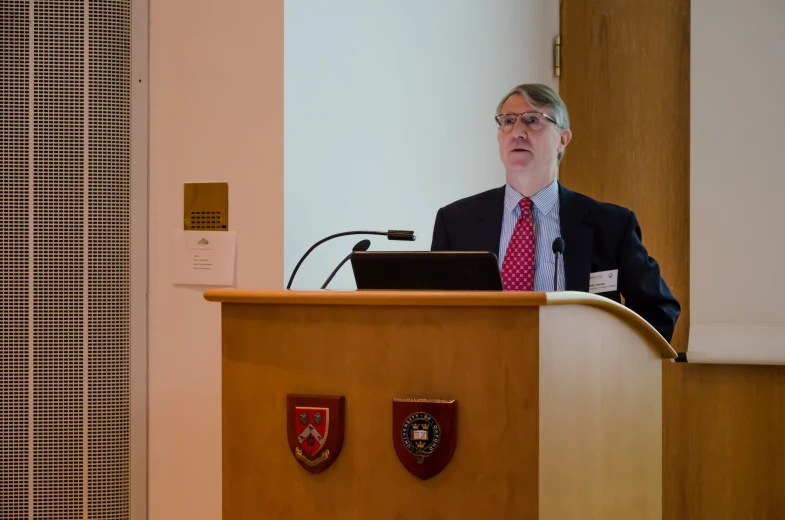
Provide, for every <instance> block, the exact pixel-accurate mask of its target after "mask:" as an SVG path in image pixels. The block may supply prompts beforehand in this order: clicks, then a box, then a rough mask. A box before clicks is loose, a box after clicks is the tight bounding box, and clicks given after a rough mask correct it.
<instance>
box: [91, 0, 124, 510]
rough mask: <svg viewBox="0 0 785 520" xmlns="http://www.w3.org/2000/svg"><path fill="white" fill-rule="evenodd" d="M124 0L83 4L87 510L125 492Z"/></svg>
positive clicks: (119, 504) (105, 506) (118, 500)
mask: <svg viewBox="0 0 785 520" xmlns="http://www.w3.org/2000/svg"><path fill="white" fill-rule="evenodd" d="M130 15H131V6H130V0H126V1H123V0H117V1H111V0H99V1H95V2H92V3H91V4H90V29H89V38H90V42H89V44H90V52H89V57H90V63H89V71H90V105H89V106H90V113H89V117H90V125H89V151H88V153H89V164H90V168H89V171H90V175H89V226H90V227H89V269H88V274H89V298H88V302H89V322H88V327H89V341H88V349H89V350H88V351H89V372H88V382H89V396H90V403H89V428H88V432H89V433H88V460H89V464H88V472H89V473H88V474H89V478H88V490H89V493H88V496H89V500H88V515H89V516H88V517H89V518H91V519H93V518H94V519H103V520H110V519H111V520H114V519H125V518H128V509H129V500H130V488H129V482H130V465H129V462H130V452H129V446H130V437H129V431H130V424H129V417H130V406H129V405H130V351H129V345H130V341H131V338H130V304H131V302H130V289H131V287H130V282H131V280H130V265H129V255H130V239H131V236H130V231H131V230H130V206H129V201H130V189H131V185H130V182H131V176H130V168H131V164H130V153H131V148H130V144H131V143H130V132H131V128H130V117H131V114H130V97H131V93H130V82H131V77H130V74H131V70H130V55H131V38H130V35H131V19H130Z"/></svg>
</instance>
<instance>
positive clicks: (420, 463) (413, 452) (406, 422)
mask: <svg viewBox="0 0 785 520" xmlns="http://www.w3.org/2000/svg"><path fill="white" fill-rule="evenodd" d="M457 433H458V428H457V403H456V402H455V400H452V401H443V400H427V399H393V445H394V446H395V453H396V454H397V455H398V459H399V460H400V461H401V463H402V464H403V466H404V467H405V468H406V469H407V470H409V472H410V473H411V474H412V475H414V476H415V477H417V478H420V479H423V480H425V479H429V478H431V477H433V476H434V475H437V474H438V473H439V472H441V471H442V470H443V469H444V468H445V467H447V464H448V463H449V462H450V459H452V455H453V453H455V445H456V444H457V441H458V439H457Z"/></svg>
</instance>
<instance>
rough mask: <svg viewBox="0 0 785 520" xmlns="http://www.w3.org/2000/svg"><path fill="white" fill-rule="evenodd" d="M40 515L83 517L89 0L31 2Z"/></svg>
mask: <svg viewBox="0 0 785 520" xmlns="http://www.w3.org/2000/svg"><path fill="white" fill-rule="evenodd" d="M34 8H35V11H34V18H33V24H34V33H33V42H34V48H33V63H34V71H33V81H34V87H33V93H34V94H33V95H34V105H33V113H34V140H35V145H34V158H33V163H34V172H33V184H34V191H33V197H34V200H33V207H34V214H33V221H34V240H33V242H34V258H33V272H34V301H33V305H34V310H33V316H34V333H33V340H34V347H33V349H34V362H35V365H34V377H35V386H34V388H35V390H34V394H35V395H34V403H33V416H34V434H33V463H34V468H35V474H34V485H33V495H34V496H33V499H34V501H33V504H34V513H35V515H34V518H36V519H45V518H46V519H48V518H58V519H63V520H64V519H70V518H82V517H83V511H82V510H83V504H82V496H83V494H84V491H83V488H84V483H83V471H84V461H83V456H84V455H83V453H84V441H83V437H84V430H83V420H84V418H83V414H84V413H85V410H84V406H83V396H82V393H83V385H84V361H83V357H84V336H83V335H84V333H83V330H84V311H85V308H84V294H83V291H84V284H83V276H84V263H83V255H84V253H83V251H84V203H85V201H84V152H83V149H84V123H83V120H84V29H85V28H84V11H83V8H84V3H83V2H81V1H74V0H52V1H49V2H41V1H36V2H35V3H34Z"/></svg>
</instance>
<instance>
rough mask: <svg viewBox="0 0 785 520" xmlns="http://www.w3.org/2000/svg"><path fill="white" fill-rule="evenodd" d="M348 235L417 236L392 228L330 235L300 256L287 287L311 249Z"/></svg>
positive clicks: (290, 285)
mask: <svg viewBox="0 0 785 520" xmlns="http://www.w3.org/2000/svg"><path fill="white" fill-rule="evenodd" d="M348 235H381V236H385V237H387V240H408V241H410V242H411V241H413V240H415V239H416V238H417V237H415V236H414V231H401V230H395V229H391V230H389V231H344V232H343V233H336V234H334V235H330V236H329V237H326V238H323V239H321V240H319V241H318V242H317V243H315V244H314V245H312V246H311V248H310V249H309V250H308V251H306V252H305V254H304V255H303V256H302V258H300V261H299V262H297V265H296V266H295V267H294V271H292V276H290V277H289V283H288V284H286V288H287V289H291V287H292V281H294V275H296V274H297V270H298V269H300V265H302V263H303V260H305V259H306V258H307V257H308V255H310V254H311V251H313V250H314V249H316V248H317V247H318V246H320V245H321V244H324V243H325V242H327V241H328V240H332V239H333V238H338V237H345V236H348Z"/></svg>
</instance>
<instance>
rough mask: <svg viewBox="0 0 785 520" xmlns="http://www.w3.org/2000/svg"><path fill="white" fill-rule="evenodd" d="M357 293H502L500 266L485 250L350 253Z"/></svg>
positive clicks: (491, 254)
mask: <svg viewBox="0 0 785 520" xmlns="http://www.w3.org/2000/svg"><path fill="white" fill-rule="evenodd" d="M351 262H352V270H353V271H354V281H355V283H356V284H357V289H359V290H369V289H375V290H419V291H428V290H431V291H501V290H502V289H503V286H502V280H501V275H500V274H499V264H498V260H497V257H496V255H495V254H494V253H491V252H488V251H365V252H355V253H352V257H351Z"/></svg>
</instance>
